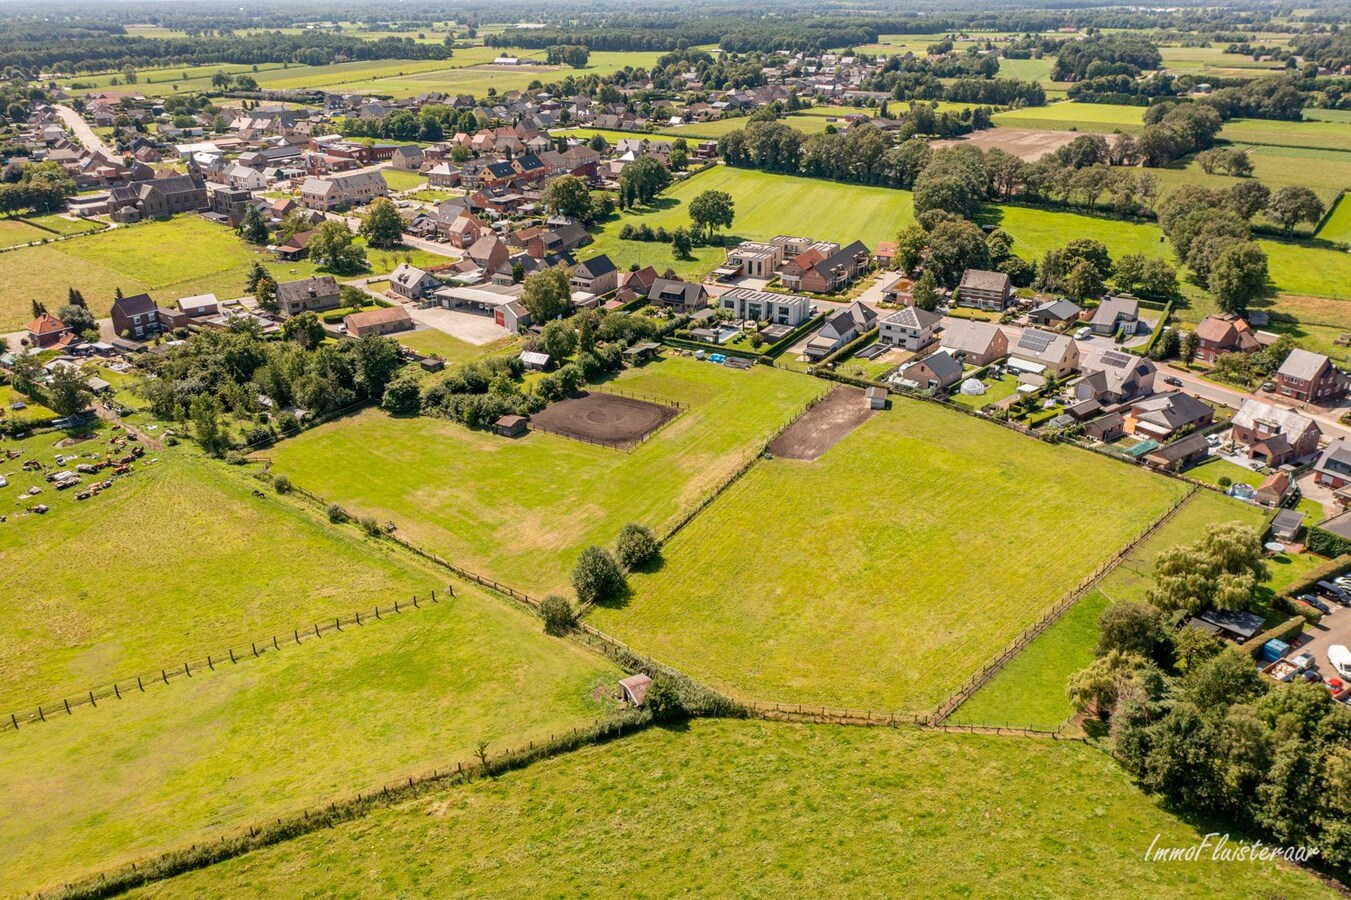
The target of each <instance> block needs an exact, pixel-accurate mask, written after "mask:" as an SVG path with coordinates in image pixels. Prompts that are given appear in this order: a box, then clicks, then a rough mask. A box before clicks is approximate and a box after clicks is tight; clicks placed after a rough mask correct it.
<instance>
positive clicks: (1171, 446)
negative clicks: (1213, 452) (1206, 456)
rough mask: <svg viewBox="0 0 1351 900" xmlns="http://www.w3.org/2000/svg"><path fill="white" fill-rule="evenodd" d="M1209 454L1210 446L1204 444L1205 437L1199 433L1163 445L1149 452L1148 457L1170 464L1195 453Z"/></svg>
mask: <svg viewBox="0 0 1351 900" xmlns="http://www.w3.org/2000/svg"><path fill="white" fill-rule="evenodd" d="M1203 452H1204V453H1209V452H1210V444H1208V443H1206V436H1205V435H1204V434H1201V433H1200V432H1195V433H1193V434H1189V435H1187V436H1186V437H1184V438H1179V439H1178V440H1176V441H1173V442H1171V443H1168V444H1164V445H1163V446H1162V447H1159V448H1158V449H1157V450H1153V451H1151V452H1150V454H1149V455H1150V456H1159V457H1162V458H1163V459H1166V460H1168V461H1169V462H1172V461H1174V460H1179V459H1186V458H1187V457H1188V456H1191V455H1192V454H1195V453H1203Z"/></svg>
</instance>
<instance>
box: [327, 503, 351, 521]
mask: <svg viewBox="0 0 1351 900" xmlns="http://www.w3.org/2000/svg"><path fill="white" fill-rule="evenodd" d="M328 520H329V521H330V522H332V523H333V524H334V525H341V524H342V523H343V522H346V521H347V511H346V510H344V509H343V508H342V507H341V506H339V505H338V504H336V503H330V504H329V505H328Z"/></svg>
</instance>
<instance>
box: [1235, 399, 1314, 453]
mask: <svg viewBox="0 0 1351 900" xmlns="http://www.w3.org/2000/svg"><path fill="white" fill-rule="evenodd" d="M1322 434H1323V432H1322V430H1321V429H1319V427H1318V425H1317V424H1316V423H1315V422H1314V420H1313V419H1310V418H1309V417H1308V416H1303V415H1300V414H1299V413H1297V412H1295V411H1294V410H1292V409H1285V408H1284V407H1280V406H1275V405H1273V404H1271V403H1263V402H1262V401H1261V400H1256V399H1254V400H1245V401H1244V403H1243V405H1242V406H1241V407H1239V410H1238V412H1237V413H1235V414H1234V441H1235V442H1236V443H1239V444H1242V445H1243V446H1244V447H1245V448H1247V452H1248V458H1249V459H1257V460H1262V461H1263V462H1265V463H1266V465H1268V466H1273V467H1274V466H1279V465H1283V464H1284V463H1287V462H1289V461H1291V460H1295V459H1301V458H1303V457H1305V456H1309V455H1311V454H1313V453H1315V452H1316V451H1317V450H1318V440H1319V438H1320V437H1322Z"/></svg>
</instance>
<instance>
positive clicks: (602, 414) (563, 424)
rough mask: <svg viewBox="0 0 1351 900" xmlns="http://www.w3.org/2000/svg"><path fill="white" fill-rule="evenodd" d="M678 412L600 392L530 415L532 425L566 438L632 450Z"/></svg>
mask: <svg viewBox="0 0 1351 900" xmlns="http://www.w3.org/2000/svg"><path fill="white" fill-rule="evenodd" d="M677 412H678V410H677V409H676V408H675V407H673V406H664V405H662V404H660V403H648V402H647V401H646V400H636V399H634V398H632V397H617V396H615V395H614V394H604V393H599V392H597V393H585V394H581V395H580V396H577V397H569V398H567V399H566V400H559V401H558V402H557V403H551V404H550V405H549V406H547V407H545V408H544V409H543V410H542V411H540V412H538V413H536V414H535V415H533V416H531V417H530V424H531V426H532V427H534V428H536V429H538V430H540V431H545V432H549V433H552V434H558V435H562V436H563V437H570V438H574V439H576V440H579V441H586V442H588V443H591V444H601V445H603V446H606V447H614V448H615V449H618V450H630V449H632V448H633V447H635V446H637V445H638V444H640V443H642V441H643V439H644V438H646V437H647V436H648V435H649V434H651V433H652V432H654V431H656V430H657V429H658V428H660V427H661V426H663V425H665V424H666V423H667V422H669V421H671V420H672V419H674V418H675V416H676V413H677Z"/></svg>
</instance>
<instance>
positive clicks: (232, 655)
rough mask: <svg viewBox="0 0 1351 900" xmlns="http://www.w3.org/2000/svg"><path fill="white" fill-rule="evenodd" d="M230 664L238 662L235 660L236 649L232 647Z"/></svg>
mask: <svg viewBox="0 0 1351 900" xmlns="http://www.w3.org/2000/svg"><path fill="white" fill-rule="evenodd" d="M230 662H236V660H235V648H234V647H231V648H230Z"/></svg>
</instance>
